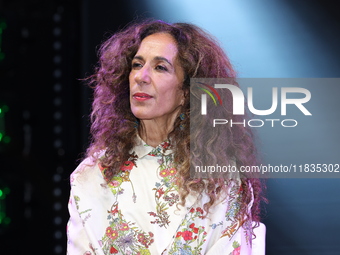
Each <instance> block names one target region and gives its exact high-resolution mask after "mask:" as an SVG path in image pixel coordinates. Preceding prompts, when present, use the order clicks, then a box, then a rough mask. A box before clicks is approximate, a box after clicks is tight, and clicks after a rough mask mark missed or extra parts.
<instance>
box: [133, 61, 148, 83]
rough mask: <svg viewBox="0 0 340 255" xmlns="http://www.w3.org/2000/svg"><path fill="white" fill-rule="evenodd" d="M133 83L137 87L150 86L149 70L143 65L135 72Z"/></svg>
mask: <svg viewBox="0 0 340 255" xmlns="http://www.w3.org/2000/svg"><path fill="white" fill-rule="evenodd" d="M135 81H136V82H137V84H139V85H142V84H150V82H151V77H150V70H149V68H148V67H147V66H146V65H144V66H143V67H142V68H140V69H138V70H136V73H135Z"/></svg>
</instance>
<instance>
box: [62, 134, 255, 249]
mask: <svg viewBox="0 0 340 255" xmlns="http://www.w3.org/2000/svg"><path fill="white" fill-rule="evenodd" d="M137 144H138V145H137V146H136V147H135V148H134V150H133V151H132V152H136V154H135V155H137V156H138V157H137V156H135V157H131V158H129V159H128V160H127V161H126V162H124V164H123V165H122V166H121V169H120V171H119V172H118V173H117V174H116V175H115V176H114V177H113V178H112V179H110V180H107V179H105V176H106V175H105V171H107V169H106V168H103V167H102V166H101V165H100V164H98V162H96V163H95V161H91V160H92V159H91V158H89V159H87V160H86V161H85V162H84V163H82V164H81V165H80V166H79V167H78V168H77V169H76V170H75V171H74V173H73V174H72V175H71V188H72V190H71V194H72V199H70V201H71V202H72V203H70V204H69V210H70V213H71V217H70V221H69V223H68V226H69V228H68V231H69V234H68V240H69V241H68V254H69V255H75V254H86V255H88V254H102V255H103V254H105V255H107V254H118V255H149V254H164V255H165V254H166V255H171V254H172V255H182V254H187V255H191V254H194V255H200V254H216V253H215V251H220V250H223V252H222V253H223V254H228V255H230V254H231V255H236V254H240V252H241V246H242V254H250V253H251V246H250V242H247V241H246V240H247V233H248V231H246V229H245V226H246V225H245V224H246V223H247V222H244V223H243V224H242V222H239V221H238V220H236V219H235V216H236V215H237V212H238V211H239V208H240V202H241V201H240V194H241V193H240V192H242V191H240V189H239V187H240V186H238V185H237V184H236V183H237V181H235V183H234V182H231V183H234V184H235V185H232V186H231V188H230V192H228V194H226V200H224V201H222V202H221V203H218V204H217V205H216V208H215V209H214V213H212V214H211V215H209V216H208V218H203V215H204V212H203V209H202V208H203V205H204V201H207V197H206V193H202V197H200V199H199V200H197V198H196V195H195V194H191V195H190V196H189V198H188V200H187V201H186V204H185V205H184V206H181V205H179V206H178V208H177V207H176V205H177V204H178V202H179V194H178V187H177V185H176V182H177V181H176V175H177V171H176V165H175V164H174V163H173V155H172V151H171V146H170V144H169V143H168V142H164V143H162V144H160V145H159V146H157V147H156V148H153V147H151V146H149V145H146V144H145V143H144V142H143V141H141V140H140V142H139V143H138V142H137ZM102 155H103V154H102ZM99 161H100V160H99ZM89 162H91V163H92V162H93V163H94V164H91V163H89ZM146 173H147V174H146ZM88 180H89V181H88ZM138 182H140V183H138ZM140 184H142V185H140ZM137 196H138V198H137ZM150 198H151V199H150ZM103 208H104V209H103ZM206 219H207V220H206ZM222 237H225V239H223V240H221V239H220V238H222Z"/></svg>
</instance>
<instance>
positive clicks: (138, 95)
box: [132, 93, 152, 101]
mask: <svg viewBox="0 0 340 255" xmlns="http://www.w3.org/2000/svg"><path fill="white" fill-rule="evenodd" d="M132 98H133V99H135V100H137V101H145V100H149V99H151V98H152V96H150V95H149V94H146V93H135V94H133V96H132Z"/></svg>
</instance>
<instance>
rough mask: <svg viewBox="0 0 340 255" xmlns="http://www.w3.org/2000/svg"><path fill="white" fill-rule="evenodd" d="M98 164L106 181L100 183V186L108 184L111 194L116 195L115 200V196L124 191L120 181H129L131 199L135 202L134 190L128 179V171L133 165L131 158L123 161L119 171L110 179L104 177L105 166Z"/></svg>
mask: <svg viewBox="0 0 340 255" xmlns="http://www.w3.org/2000/svg"><path fill="white" fill-rule="evenodd" d="M98 166H99V169H100V170H101V172H102V174H103V176H104V179H105V181H106V183H104V184H102V186H103V187H105V186H106V185H108V186H109V187H110V189H111V191H112V194H113V195H114V196H115V197H116V200H117V196H118V195H120V194H123V192H124V189H123V188H122V187H121V185H122V183H123V182H130V183H131V187H132V190H133V196H132V199H133V201H134V202H136V198H137V196H136V194H135V192H134V188H133V184H132V182H131V180H130V171H131V170H132V168H133V167H134V166H135V164H134V163H133V161H131V160H128V161H125V162H124V164H123V165H122V166H121V168H120V172H119V173H118V174H116V175H115V176H114V177H113V178H112V179H111V180H110V181H109V180H107V178H106V177H105V176H106V175H105V171H107V168H104V167H102V166H101V164H98Z"/></svg>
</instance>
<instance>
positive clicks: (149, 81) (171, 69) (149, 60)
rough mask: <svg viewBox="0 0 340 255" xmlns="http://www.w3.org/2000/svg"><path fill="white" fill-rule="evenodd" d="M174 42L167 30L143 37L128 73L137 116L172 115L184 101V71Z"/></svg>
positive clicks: (133, 106)
mask: <svg viewBox="0 0 340 255" xmlns="http://www.w3.org/2000/svg"><path fill="white" fill-rule="evenodd" d="M177 53H178V49H177V45H176V42H175V40H174V39H173V37H172V36H171V35H169V34H166V33H157V34H152V35H149V36H147V37H146V38H144V40H143V41H142V42H141V45H140V47H139V49H138V51H137V53H136V55H135V56H134V58H133V60H132V68H131V72H130V76H129V83H130V104H131V111H132V113H133V114H134V115H135V116H136V117H137V118H139V119H140V120H152V119H154V120H157V119H160V120H161V119H164V120H165V121H167V120H170V119H172V118H173V117H174V116H175V115H176V113H177V110H178V108H179V106H180V105H182V104H183V103H184V93H183V90H182V89H181V88H182V84H183V80H184V72H183V69H182V67H181V66H180V64H179V61H178V59H177Z"/></svg>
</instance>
